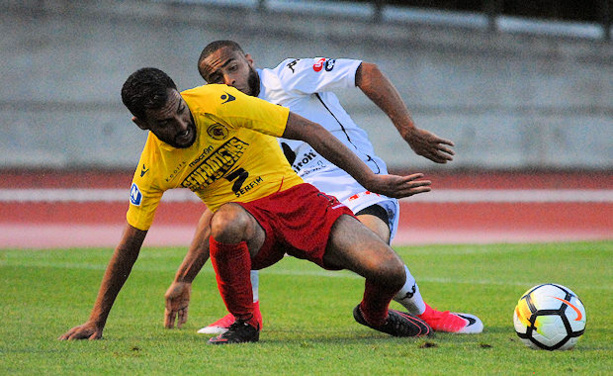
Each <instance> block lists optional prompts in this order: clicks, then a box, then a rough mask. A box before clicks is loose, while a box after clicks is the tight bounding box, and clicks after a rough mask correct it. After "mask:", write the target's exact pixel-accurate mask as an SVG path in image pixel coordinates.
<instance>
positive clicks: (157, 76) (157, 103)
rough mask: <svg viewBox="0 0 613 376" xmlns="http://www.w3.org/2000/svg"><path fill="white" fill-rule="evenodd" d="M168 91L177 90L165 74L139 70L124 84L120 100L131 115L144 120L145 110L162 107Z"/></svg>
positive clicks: (158, 71)
mask: <svg viewBox="0 0 613 376" xmlns="http://www.w3.org/2000/svg"><path fill="white" fill-rule="evenodd" d="M169 89H175V90H177V85H176V84H175V83H174V81H173V80H172V78H170V77H169V76H168V75H167V74H166V73H164V72H163V71H161V70H160V69H157V68H141V69H139V70H137V71H136V72H134V73H132V74H131V75H130V77H128V79H127V80H126V82H124V84H123V87H122V88H121V100H122V102H123V104H124V105H125V106H126V107H127V108H128V110H130V112H131V113H132V115H134V116H136V117H137V118H139V119H141V120H146V119H147V115H146V111H147V110H156V109H159V108H162V107H164V105H165V104H166V102H167V101H168V90H169Z"/></svg>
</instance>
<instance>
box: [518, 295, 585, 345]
mask: <svg viewBox="0 0 613 376" xmlns="http://www.w3.org/2000/svg"><path fill="white" fill-rule="evenodd" d="M513 325H514V326H515V332H516V333H517V335H518V336H519V338H521V340H522V342H523V343H525V344H526V346H528V347H531V348H533V349H545V350H569V349H572V348H573V347H574V346H575V344H576V343H577V341H578V340H579V337H581V335H583V332H584V331H585V308H584V307H583V303H581V300H579V297H577V295H576V294H575V293H574V292H572V291H571V290H570V289H568V288H567V287H564V286H561V285H556V284H554V283H547V284H543V285H538V286H535V287H533V288H531V289H530V290H528V291H526V292H525V293H524V294H523V295H522V297H521V298H520V299H519V301H518V302H517V306H516V307H515V312H513Z"/></svg>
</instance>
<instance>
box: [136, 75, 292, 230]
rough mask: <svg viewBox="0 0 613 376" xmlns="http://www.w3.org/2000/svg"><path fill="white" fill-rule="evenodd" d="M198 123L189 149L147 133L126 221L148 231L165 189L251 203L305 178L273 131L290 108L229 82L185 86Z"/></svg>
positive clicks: (217, 202) (213, 203)
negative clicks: (289, 160)
mask: <svg viewBox="0 0 613 376" xmlns="http://www.w3.org/2000/svg"><path fill="white" fill-rule="evenodd" d="M181 96H182V97H183V100H184V101H185V102H186V103H187V106H188V107H189V110H190V112H191V114H192V117H193V119H194V123H195V126H196V140H195V141H194V143H193V145H192V146H190V147H189V148H185V149H180V148H174V147H172V146H170V145H168V144H166V143H164V142H162V141H160V140H159V139H158V138H157V137H156V136H155V135H154V134H153V133H152V132H149V136H148V138H147V142H146V144H145V147H144V149H143V151H142V153H141V157H140V161H139V163H138V167H137V169H136V171H135V173H134V178H133V180H132V187H131V189H130V207H129V208H128V212H127V215H126V219H127V220H128V223H129V224H130V225H131V226H133V227H136V228H137V229H140V230H148V229H149V227H150V226H151V223H152V222H153V217H154V215H155V211H156V209H157V206H158V204H159V202H160V200H161V198H162V195H163V193H164V192H165V191H167V190H169V189H173V188H188V189H190V190H191V191H193V192H194V193H196V195H198V197H200V199H201V200H202V201H204V203H205V204H206V205H207V207H208V208H209V209H210V210H212V211H215V210H217V209H218V208H219V206H221V205H222V204H224V203H227V202H231V201H234V202H250V201H253V200H256V199H259V198H262V197H266V196H268V195H270V194H272V193H275V192H280V191H284V190H286V189H288V188H291V187H293V186H295V185H298V184H300V183H302V182H303V180H302V179H301V178H300V177H299V176H298V175H296V173H295V172H294V171H293V170H292V168H291V166H290V165H289V163H288V161H287V159H286V158H285V156H284V155H283V152H282V151H281V148H280V147H279V143H278V142H277V139H276V137H281V136H282V135H283V132H284V131H285V126H286V125H287V119H288V116H289V109H287V108H285V107H281V106H278V105H274V104H271V103H269V102H266V101H264V100H261V99H258V98H255V97H251V96H248V95H246V94H243V93H242V92H240V91H238V90H237V89H235V88H233V87H230V86H226V85H215V84H211V85H204V86H199V87H196V88H193V89H190V90H186V91H183V92H181Z"/></svg>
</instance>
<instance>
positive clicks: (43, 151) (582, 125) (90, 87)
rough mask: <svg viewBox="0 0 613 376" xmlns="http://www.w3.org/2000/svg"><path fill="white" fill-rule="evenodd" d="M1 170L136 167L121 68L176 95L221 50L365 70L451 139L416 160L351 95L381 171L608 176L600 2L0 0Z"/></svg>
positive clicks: (608, 93) (608, 54)
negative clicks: (165, 80) (448, 153)
mask: <svg viewBox="0 0 613 376" xmlns="http://www.w3.org/2000/svg"><path fill="white" fill-rule="evenodd" d="M0 4H1V5H0V18H1V20H2V22H1V23H0V34H1V35H2V39H1V40H2V42H1V44H0V51H1V56H2V64H0V72H1V76H2V81H3V82H2V85H1V88H0V132H1V134H2V137H0V169H4V170H7V169H8V170H15V169H19V170H21V169H92V168H98V169H113V170H128V171H134V168H135V166H136V163H137V161H138V157H139V155H140V151H141V149H142V145H143V144H144V140H145V138H146V134H145V132H142V131H140V130H139V129H138V128H137V127H136V126H134V125H133V124H132V122H131V121H130V118H131V115H130V114H129V113H128V111H127V110H126V109H125V108H124V107H123V105H122V104H121V99H120V94H119V93H120V88H121V85H122V84H123V82H124V80H125V79H126V78H127V76H128V75H129V74H131V73H132V72H133V71H134V70H136V69H138V68H141V67H144V66H155V67H158V68H161V69H163V70H164V71H166V72H167V73H169V74H170V76H171V77H173V78H174V79H175V82H176V83H177V85H178V86H179V87H180V88H181V89H187V88H190V87H193V86H197V85H200V84H202V83H203V81H202V79H201V78H200V76H199V75H198V73H197V70H196V62H197V59H198V56H199V54H200V52H201V50H202V48H203V47H204V46H205V45H206V44H207V43H209V42H211V41H213V40H216V39H233V40H236V41H237V42H239V43H240V44H241V45H242V46H243V48H244V49H245V51H246V52H247V53H250V54H251V55H252V56H253V58H254V59H255V61H256V65H257V66H258V67H273V66H276V65H277V64H278V63H279V62H280V61H281V60H283V59H284V58H286V57H312V56H327V57H336V58H340V57H348V58H356V59H362V60H364V61H369V62H374V63H377V64H378V65H379V66H380V68H381V69H382V70H383V71H384V72H385V73H386V74H387V75H388V76H389V77H390V78H391V80H392V81H393V83H394V84H395V85H396V87H397V88H398V90H399V91H400V92H401V94H402V96H403V98H404V99H405V101H406V103H407V106H408V107H409V109H410V110H411V111H412V113H413V116H414V119H415V121H416V124H417V125H418V126H419V127H422V128H425V129H428V130H430V131H433V132H434V133H436V134H438V135H439V136H442V137H445V138H449V139H452V140H453V141H454V142H455V143H456V148H455V150H456V153H457V156H456V159H455V161H454V162H453V163H451V164H448V165H444V166H436V165H434V164H433V163H431V162H429V161H427V160H425V159H423V158H420V157H417V156H415V155H414V154H413V153H412V152H411V151H410V149H409V147H408V146H407V145H406V144H405V143H404V142H403V141H401V139H400V138H399V137H398V134H397V132H396V130H395V128H394V127H393V126H392V124H391V122H390V121H389V120H388V119H387V118H386V117H385V116H384V115H383V113H382V112H381V111H379V110H378V109H377V108H376V107H375V106H374V105H373V104H372V103H371V102H370V101H368V99H367V98H366V97H365V96H364V95H362V94H361V92H360V91H359V90H353V91H347V92H346V93H340V95H339V96H340V98H341V102H342V103H343V104H344V105H345V107H346V109H347V110H348V111H349V112H350V114H352V116H353V117H354V119H355V120H356V122H357V123H358V124H360V125H361V126H363V127H364V128H365V129H366V130H367V131H368V132H369V134H370V135H371V137H372V140H373V142H374V144H375V148H376V151H377V152H378V154H379V155H380V156H381V157H382V158H383V159H385V160H386V161H387V162H388V164H389V165H390V168H391V169H392V170H393V169H403V170H404V169H415V168H422V167H425V166H427V168H428V169H430V170H436V169H437V168H438V169H445V170H446V171H454V170H466V169H479V170H521V171H528V170H529V171H534V170H583V171H586V170H587V171H600V172H602V171H608V172H610V171H611V170H613V43H612V41H611V16H612V12H613V5H612V4H613V2H612V1H611V0H586V1H570V0H564V1H562V0H560V1H556V0H534V1H525V0H439V1H436V0H411V1H375V0H371V1H291V0H285V1H282V0H277V1H273V0H259V1H258V0H254V1H248V0H226V1H222V0H218V1H206V0H200V1H198V0H185V1H170V0H166V1H164V0H159V1H137V0H127V1H114V0H97V1H87V0H86V1H62V0H1V1H0Z"/></svg>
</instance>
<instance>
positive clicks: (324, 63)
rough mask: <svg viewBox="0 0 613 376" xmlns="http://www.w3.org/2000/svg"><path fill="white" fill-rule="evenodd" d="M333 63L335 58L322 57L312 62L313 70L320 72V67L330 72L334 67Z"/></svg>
mask: <svg viewBox="0 0 613 376" xmlns="http://www.w3.org/2000/svg"><path fill="white" fill-rule="evenodd" d="M335 63H336V59H326V58H325V57H322V58H321V59H319V60H317V61H316V62H315V64H313V70H314V71H315V72H321V70H322V69H325V70H326V72H330V71H331V70H332V69H334V64H335Z"/></svg>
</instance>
